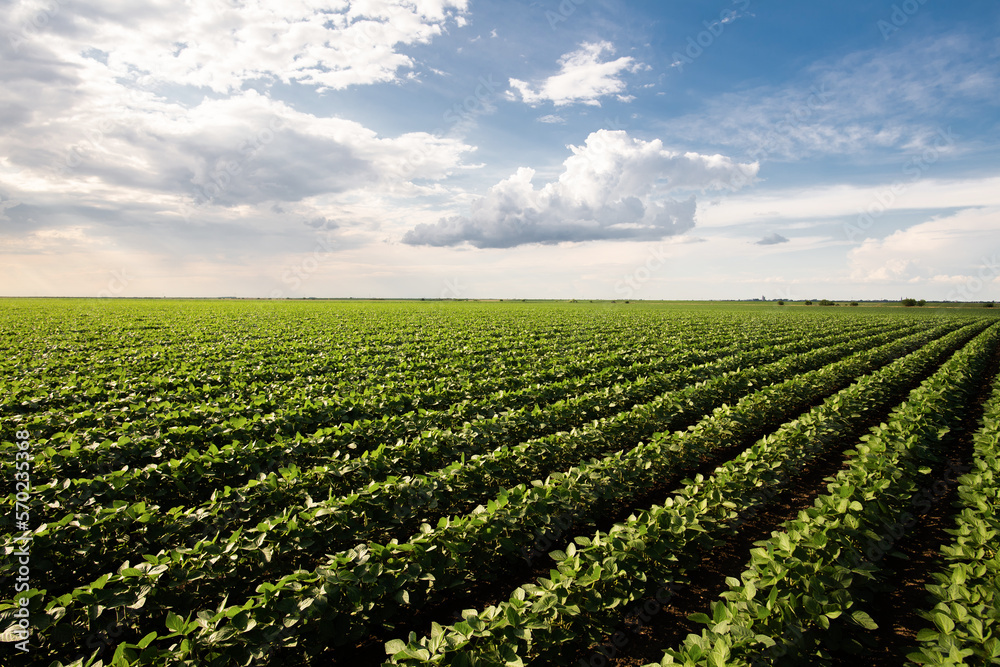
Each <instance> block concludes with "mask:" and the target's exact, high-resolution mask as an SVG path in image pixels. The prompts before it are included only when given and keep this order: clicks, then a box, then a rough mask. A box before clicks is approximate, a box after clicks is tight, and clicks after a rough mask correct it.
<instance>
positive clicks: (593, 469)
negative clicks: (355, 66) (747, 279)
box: [0, 300, 1000, 667]
mask: <svg viewBox="0 0 1000 667" xmlns="http://www.w3.org/2000/svg"><path fill="white" fill-rule="evenodd" d="M991 315H992V312H991V311H989V310H986V309H973V308H968V309H959V308H954V309H944V308H942V309H931V310H919V311H915V310H914V309H902V308H896V309H890V308H865V307H862V308H835V309H818V308H806V307H802V306H791V305H789V306H785V307H779V306H776V305H772V304H768V303H761V304H755V305H752V306H750V305H741V306H739V307H735V306H733V307H721V306H709V305H688V306H684V305H664V304H655V303H647V304H643V303H631V304H627V303H621V302H619V303H593V304H591V303H579V304H577V303H520V302H517V303H509V302H505V303H500V302H491V303H476V302H469V303H465V302H454V303H450V302H426V303H424V302H347V301H338V302H324V301H316V302H267V301H116V300H59V301H56V300H5V301H3V302H2V310H0V345H2V351H3V354H2V356H0V372H2V377H3V382H2V384H0V388H2V393H0V441H2V452H0V461H2V469H3V480H4V484H5V492H4V493H5V497H6V499H7V503H6V504H5V506H4V516H3V522H4V532H5V544H4V550H5V553H4V558H3V560H2V561H0V568H2V569H0V586H2V590H0V620H2V623H0V630H6V632H5V633H4V641H5V642H7V644H6V645H5V647H4V649H3V650H4V651H5V653H6V655H8V656H11V658H10V662H5V664H44V665H49V664H52V665H95V664H103V665H111V664H114V665H133V664H144V665H173V664H184V665H206V666H208V665H219V666H229V665H254V664H262V665H263V664H275V665H283V666H289V667H291V666H295V665H378V664H381V663H387V664H392V665H425V664H434V665H456V666H458V665H468V666H473V665H520V664H525V665H528V664H531V665H596V666H600V665H659V664H688V665H766V664H831V665H836V664H846V663H847V662H849V661H851V660H852V659H854V658H852V656H857V655H864V656H865V660H866V661H868V662H866V663H865V664H885V665H889V664H896V665H898V664H905V663H907V661H910V663H911V664H963V660H964V664H976V665H979V664H991V663H996V662H997V661H1000V639H998V637H997V633H998V631H1000V630H998V616H1000V612H998V611H997V609H998V608H1000V601H998V598H997V590H998V588H1000V556H998V555H997V543H998V542H1000V538H998V531H1000V520H998V518H997V516H998V514H1000V511H998V509H1000V459H998V457H997V449H998V445H1000V430H998V428H1000V381H998V379H997V370H998V364H1000V324H997V323H998V321H1000V320H998V319H997V317H996V316H995V315H993V316H991ZM18 483H20V484H21V486H17V484H18ZM25 554H30V555H25ZM25 562H27V564H26V565H24V563H25ZM25 568H27V571H26V570H25ZM22 619H23V620H26V621H27V623H26V624H25V623H24V622H22ZM24 627H26V628H27V629H26V630H25V635H22V634H20V628H24ZM22 636H24V637H26V641H27V643H26V644H24V645H22V649H27V650H22V649H19V648H16V644H17V642H19V641H22Z"/></svg>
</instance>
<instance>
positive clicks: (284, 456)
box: [5, 334, 794, 497]
mask: <svg viewBox="0 0 1000 667" xmlns="http://www.w3.org/2000/svg"><path fill="white" fill-rule="evenodd" d="M791 335H794V334H789V336H791ZM725 340H726V339H725V337H724V336H721V335H720V336H717V337H716V338H715V339H714V340H711V341H710V344H709V345H708V346H706V348H705V349H699V350H696V351H683V352H678V353H677V355H675V356H679V357H680V358H679V359H678V363H679V365H680V364H684V363H692V362H697V361H698V360H704V359H706V358H709V359H710V358H712V352H711V348H712V347H713V346H716V347H717V346H718V345H719V344H720V343H722V342H723V341H725ZM617 356H618V357H624V356H627V355H624V354H619V355H617ZM610 362H611V358H610V357H609V358H607V359H602V360H601V363H602V364H603V366H602V371H601V372H598V373H594V374H590V375H589V376H585V377H584V380H583V382H576V381H574V380H573V379H566V380H564V381H563V382H560V383H557V384H556V386H554V387H552V389H551V391H549V390H548V389H545V390H542V391H539V389H538V385H537V384H535V385H531V386H529V387H527V388H526V389H523V390H521V391H520V392H516V393H515V394H510V393H507V394H504V393H500V394H494V395H490V396H488V397H487V398H486V399H484V400H482V401H464V402H462V403H460V404H459V405H457V406H453V407H451V408H449V409H447V410H444V411H430V412H428V411H425V410H420V411H413V410H411V411H408V412H404V413H399V414H396V413H392V412H391V411H385V410H384V406H381V407H380V406H374V405H373V406H370V412H372V415H369V418H365V419H361V420H354V421H353V422H348V425H343V426H339V427H338V426H335V427H333V428H326V429H322V428H321V429H319V430H317V431H315V433H314V435H313V436H312V437H308V438H302V437H299V436H296V437H295V438H294V439H292V440H286V439H285V438H283V437H281V436H280V435H279V436H276V435H275V434H274V433H271V434H270V435H271V437H272V438H274V440H273V441H272V442H271V443H270V444H266V445H265V444H263V443H262V442H260V440H261V438H262V437H263V436H264V435H266V433H264V432H261V429H268V428H272V426H273V425H274V423H276V422H277V421H281V420H280V419H278V418H277V417H275V415H274V414H273V413H272V414H269V415H267V414H263V413H262V412H260V411H259V410H258V411H254V412H252V413H250V410H251V409H252V406H251V407H250V408H248V407H247V406H243V407H242V408H241V409H242V411H243V413H242V414H238V415H236V416H230V418H229V419H228V420H227V421H223V422H221V423H218V422H216V423H211V422H209V423H205V424H202V425H200V426H185V427H164V426H163V425H162V424H155V423H153V424H147V425H146V426H145V427H144V426H143V425H142V424H138V425H137V422H135V421H125V422H123V425H125V424H128V425H130V429H129V431H130V432H133V434H132V435H128V434H123V435H120V436H119V437H118V438H117V440H112V439H105V440H103V441H99V442H98V443H96V444H92V445H87V446H83V445H82V444H81V443H80V442H78V441H76V440H75V438H76V433H77V432H76V431H73V432H59V433H56V434H53V437H52V438H50V439H46V438H44V437H38V438H36V440H35V441H36V442H38V443H40V445H41V446H42V447H43V450H42V452H41V453H40V455H39V456H38V457H37V460H36V462H35V470H36V474H37V475H43V476H44V475H49V476H50V477H51V478H52V479H53V480H54V481H57V482H58V483H59V484H63V485H65V484H67V483H71V482H70V480H73V479H74V477H75V476H76V475H78V474H81V473H82V474H86V475H87V478H93V479H94V483H98V484H100V483H102V482H105V481H106V482H107V483H108V485H113V486H116V487H126V488H127V489H128V490H129V491H131V490H136V493H138V492H139V491H138V490H139V489H141V488H142V486H143V483H142V481H143V480H145V479H149V481H148V482H147V485H151V486H153V487H154V488H155V489H158V490H161V492H162V493H161V495H164V496H167V497H174V496H175V495H178V494H179V495H181V496H182V497H190V495H191V494H192V493H197V492H198V491H199V490H204V489H205V488H207V487H205V486H200V487H199V486H198V485H195V484H190V483H188V482H189V481H190V479H185V478H186V477H188V478H189V477H190V476H194V477H195V479H196V480H197V479H200V478H204V477H206V476H213V477H218V480H217V484H218V485H219V486H222V485H229V484H233V485H235V484H238V483H239V481H240V480H245V479H247V478H248V477H250V476H256V474H259V472H260V471H261V469H265V470H266V469H267V465H266V464H268V463H270V464H272V465H271V467H270V469H269V471H273V470H274V469H275V468H276V467H278V466H277V465H273V464H274V463H275V462H281V463H288V462H295V463H296V465H297V466H300V467H301V466H305V465H308V464H309V459H310V457H312V458H313V459H322V460H325V459H327V458H328V457H329V456H330V455H331V454H333V453H340V455H341V456H343V457H344V458H348V457H352V456H356V455H357V454H359V453H361V452H362V451H365V450H367V449H371V448H374V447H377V446H378V445H379V444H383V443H392V442H395V441H396V440H397V439H398V438H401V437H405V436H407V435H412V434H414V433H419V432H420V431H421V430H423V429H424V428H426V427H427V426H428V425H430V424H435V423H438V422H442V423H444V424H450V425H455V424H461V423H462V422H464V421H466V420H468V419H470V418H471V419H475V418H476V416H478V415H480V414H481V413H483V412H489V411H490V409H491V407H492V406H496V405H504V404H508V405H512V406H518V405H520V406H523V405H525V404H533V403H534V402H536V401H538V400H543V401H544V400H546V399H549V400H553V399H558V398H560V397H563V396H567V395H574V393H576V392H579V391H581V390H584V389H585V388H586V387H587V386H588V383H589V384H590V386H594V385H595V384H596V385H597V386H601V385H602V384H606V383H608V382H609V381H613V380H614V379H615V378H617V377H619V376H621V377H623V378H628V377H631V378H635V377H637V376H641V375H642V374H644V373H646V372H648V371H651V372H657V371H658V370H662V369H658V368H656V366H657V365H663V364H669V363H671V362H669V361H665V360H663V359H654V360H653V361H652V362H650V361H649V360H648V359H645V360H644V361H643V363H638V362H637V363H633V364H632V365H631V366H626V367H625V368H624V369H622V370H620V371H619V372H618V373H617V374H612V373H610V372H607V370H608V364H610ZM668 367H669V366H668ZM612 370H613V369H612ZM570 375H573V374H572V373H570ZM531 379H539V378H537V377H536V378H531ZM544 386H546V387H548V386H549V385H544ZM561 392H564V393H561ZM539 394H542V395H541V396H538V395H539ZM546 394H548V395H546ZM297 409H298V410H302V409H304V408H297ZM290 412H291V411H286V414H284V415H283V417H282V419H283V418H284V417H288V416H289V414H287V413H290ZM382 412H386V414H382ZM376 413H377V414H378V415H379V416H377V417H374V416H373V415H374V414H376ZM247 414H249V418H248V416H247ZM341 417H343V415H341ZM331 421H332V423H334V424H338V425H340V424H341V423H342V422H341V421H339V418H334V417H331ZM143 428H145V433H144V434H140V433H138V432H136V431H137V430H138V431H141V430H142V429H143ZM178 428H180V429H181V430H184V431H185V432H186V433H187V435H186V437H188V438H190V439H192V440H195V441H197V443H198V446H197V447H193V448H190V449H185V450H184V451H181V452H177V447H176V446H169V445H168V444H165V443H169V442H170V439H171V436H172V433H173V431H176V430H177V429H178ZM303 428H304V427H303ZM26 430H29V431H30V429H26ZM334 430H335V432H332V431H334ZM307 432H309V431H307ZM91 437H93V436H91ZM95 439H96V438H95ZM213 441H217V442H218V443H219V444H221V445H222V446H221V447H219V446H216V442H213ZM67 442H68V445H67ZM265 442H266V441H265ZM5 446H7V447H10V446H12V445H11V444H9V443H8V444H7V445H5ZM185 447H186V445H185ZM57 448H58V449H57ZM175 455H177V456H179V457H180V458H175ZM143 459H145V460H146V461H151V462H148V463H146V464H145V465H143V463H144V461H143ZM213 464H219V465H225V466H227V467H228V468H229V469H230V471H229V473H228V474H229V476H228V477H227V476H226V471H225V470H207V468H210V467H211V466H212V465H213ZM125 466H127V469H125ZM102 471H105V472H106V474H107V475H109V476H110V479H108V480H103V479H101V478H102V475H101V474H100V473H101V472H102ZM157 473H162V474H157ZM234 477H235V479H234ZM169 479H175V480H177V482H176V483H174V484H171V483H170V482H169V481H167V480H169ZM178 486H179V487H180V488H178ZM81 491H82V490H81ZM185 491H186V493H185ZM72 495H78V494H75V493H74V494H72ZM83 495H84V496H86V495H87V494H85V493H84V494H83ZM133 495H134V494H133ZM139 497H141V496H139Z"/></svg>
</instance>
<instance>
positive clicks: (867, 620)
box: [851, 610, 878, 630]
mask: <svg viewBox="0 0 1000 667" xmlns="http://www.w3.org/2000/svg"><path fill="white" fill-rule="evenodd" d="M851 620H852V621H854V622H855V623H857V624H858V625H860V626H861V627H863V628H864V629H865V630H877V629H878V624H877V623H876V622H875V621H874V620H873V619H872V617H871V616H869V615H868V614H867V613H865V612H863V611H861V610H858V611H855V612H853V613H852V614H851Z"/></svg>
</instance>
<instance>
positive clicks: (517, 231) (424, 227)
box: [403, 130, 758, 248]
mask: <svg viewBox="0 0 1000 667" xmlns="http://www.w3.org/2000/svg"><path fill="white" fill-rule="evenodd" d="M569 148H570V150H571V151H572V152H573V155H572V156H570V157H569V158H567V159H566V161H565V162H563V172H562V174H560V176H559V178H558V180H557V181H553V182H550V183H546V184H545V185H544V186H542V187H541V188H540V189H535V186H534V184H533V183H532V180H533V178H534V175H535V172H534V170H533V169H530V168H527V167H521V168H520V169H518V170H517V173H515V174H514V175H513V176H511V177H510V178H507V179H506V180H503V181H501V182H500V183H498V184H497V185H495V186H493V187H492V188H490V191H489V193H488V194H487V195H486V196H485V197H482V198H481V199H479V200H477V201H475V202H474V203H473V205H472V207H471V211H470V212H469V214H468V215H465V216H454V217H450V218H443V219H441V220H439V221H438V222H437V223H436V224H433V225H432V224H420V225H417V226H416V227H414V228H413V229H412V230H410V231H409V232H407V234H406V235H405V236H404V238H403V242H404V243H408V244H412V245H432V246H447V245H459V244H461V243H464V242H468V243H470V244H472V245H474V246H476V247H480V248H487V247H494V248H505V247H513V246H517V245H521V244H526V243H559V242H563V241H590V240H597V239H647V240H648V239H661V238H664V237H667V236H673V235H677V234H681V233H683V232H685V231H687V230H689V229H691V228H692V227H693V226H694V223H695V220H694V214H695V198H694V195H693V194H691V193H692V192H693V191H699V190H708V189H714V188H719V187H721V186H722V184H723V183H730V184H732V183H734V182H735V183H739V182H742V183H748V182H750V181H752V180H753V179H754V177H755V176H756V173H757V167H758V165H756V164H737V163H734V162H733V161H732V160H730V159H729V158H727V157H724V156H722V155H699V154H697V153H683V154H682V153H678V152H673V151H669V150H667V149H665V148H664V147H663V144H662V143H661V142H660V141H659V140H658V139H657V140H653V141H642V140H640V139H634V138H631V137H629V136H628V134H627V133H625V132H624V131H610V130H600V131H598V132H594V133H592V134H591V135H590V136H589V137H587V141H586V144H585V145H584V146H570V147H569ZM678 194H681V196H684V195H685V194H686V195H689V196H688V197H687V198H686V199H685V200H682V201H678V200H677V199H673V198H671V197H669V196H668V195H674V196H676V195H678Z"/></svg>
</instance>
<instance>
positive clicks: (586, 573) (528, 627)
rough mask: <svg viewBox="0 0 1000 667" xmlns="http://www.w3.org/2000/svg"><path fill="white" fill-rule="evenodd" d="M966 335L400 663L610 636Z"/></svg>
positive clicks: (580, 541)
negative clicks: (634, 609) (628, 614)
mask: <svg viewBox="0 0 1000 667" xmlns="http://www.w3.org/2000/svg"><path fill="white" fill-rule="evenodd" d="M965 338H966V336H965V335H964V334H963V332H956V333H955V334H952V335H950V336H947V337H945V338H943V339H940V340H938V341H936V342H935V343H932V344H931V345H928V346H927V347H925V348H923V349H921V350H918V351H917V352H914V353H912V354H910V355H908V356H906V357H903V358H901V359H899V360H897V361H895V362H893V363H892V364H890V365H889V366H886V367H885V368H883V369H881V370H879V371H876V372H875V373H872V374H870V375H867V376H865V377H863V378H861V379H859V380H858V381H857V382H855V383H854V384H852V385H851V386H849V387H847V388H846V389H843V390H841V391H840V392H838V393H836V394H834V395H833V396H831V397H830V398H828V399H826V401H824V402H823V403H822V404H821V405H819V406H817V407H815V408H813V409H812V410H811V411H810V412H808V413H807V414H805V415H802V416H800V417H798V418H797V419H795V420H793V421H791V422H788V423H786V424H784V425H783V426H782V427H781V428H779V429H778V430H777V431H776V432H774V433H773V434H771V435H768V436H766V437H764V438H763V439H761V440H759V441H758V442H757V443H756V444H754V445H753V446H752V447H750V448H749V449H747V450H745V451H744V452H743V453H741V454H740V455H739V456H737V457H736V458H734V459H731V460H730V461H728V462H726V463H725V464H723V465H721V466H719V467H718V468H716V470H715V471H714V472H713V474H712V475H711V476H710V477H709V478H708V479H704V478H703V477H702V476H701V475H698V476H697V477H696V478H695V479H694V480H693V481H691V482H689V483H688V484H687V486H686V487H685V488H683V489H681V490H679V491H678V492H677V493H676V495H675V496H674V497H672V498H668V499H667V500H666V502H665V503H664V504H663V506H654V507H652V508H651V509H649V510H647V511H644V512H642V513H640V514H639V515H638V516H634V515H633V516H632V517H630V518H629V519H628V520H627V521H626V522H624V523H620V524H617V525H615V526H614V527H613V528H612V529H611V530H610V531H608V532H607V533H601V532H598V533H597V534H596V535H595V536H594V537H593V538H586V537H577V538H575V540H574V542H572V543H570V545H569V546H568V547H567V549H566V550H565V551H554V552H552V553H551V554H549V555H550V556H551V557H552V558H553V559H554V560H555V561H556V563H557V569H555V570H552V571H551V573H550V576H549V577H548V578H543V579H540V580H539V582H538V583H537V584H529V585H523V586H521V587H520V588H518V589H517V590H515V591H514V593H513V594H512V595H511V597H510V599H509V600H508V601H505V602H503V603H500V604H498V605H495V606H491V607H489V608H487V609H484V610H483V611H481V612H474V611H473V610H469V611H467V612H466V613H465V614H464V616H465V619H464V620H463V621H461V622H459V623H457V624H454V625H452V626H440V625H438V624H436V623H435V624H434V625H433V626H432V630H431V633H430V635H429V636H426V637H421V638H419V639H417V638H416V636H415V635H411V637H410V639H409V640H408V641H407V642H404V641H401V640H393V641H391V642H389V643H388V644H387V646H386V651H387V653H389V654H390V656H392V659H391V661H390V662H391V664H404V665H417V664H440V665H454V666H459V665H461V666H470V665H477V666H487V665H490V666H503V665H509V664H512V663H515V662H516V661H518V660H531V661H537V663H538V664H555V663H558V662H559V656H560V655H565V650H566V648H565V646H566V644H567V643H570V642H571V643H572V646H573V648H576V649H579V648H581V646H583V647H585V646H587V645H588V644H590V643H595V642H597V641H600V639H601V638H602V637H605V636H608V635H610V634H612V633H613V632H614V631H615V628H616V626H618V625H619V624H620V621H621V617H622V610H623V609H624V608H626V607H628V606H629V605H631V604H632V603H634V602H636V601H639V600H642V599H643V598H644V597H653V596H655V595H656V593H658V592H659V591H658V590H657V589H658V588H660V587H661V582H663V581H665V580H670V581H671V583H672V584H675V585H676V584H678V583H679V582H681V581H683V579H684V577H685V573H686V572H688V571H689V570H691V569H692V568H694V567H696V566H697V564H698V563H699V562H700V561H701V559H702V558H703V557H704V555H705V554H706V553H707V552H709V551H710V550H711V549H712V548H713V547H715V546H717V545H718V544H719V543H720V540H721V538H722V537H723V536H725V535H727V534H729V533H731V532H732V530H733V528H734V526H736V525H738V524H739V523H740V522H741V521H742V520H744V518H745V517H747V516H749V515H752V514H753V513H755V512H756V511H758V508H759V507H761V506H762V505H766V504H767V503H768V502H769V501H770V500H771V499H772V498H773V497H774V496H775V495H776V494H777V493H778V491H779V490H780V489H781V488H782V487H784V486H786V485H788V484H789V483H790V482H791V481H793V480H794V478H795V477H796V476H797V475H798V473H799V472H801V470H802V469H803V468H804V467H806V466H807V465H808V464H809V463H810V462H811V461H813V460H814V459H815V458H816V457H818V456H819V455H821V454H822V453H823V452H824V451H826V450H827V449H829V448H831V447H834V446H836V445H838V444H839V443H841V442H842V441H844V439H845V438H851V437H852V436H853V435H854V431H856V430H857V428H858V423H859V422H863V421H864V420H867V419H869V418H871V416H872V415H873V414H875V415H877V414H882V413H884V412H886V411H887V410H888V407H891V405H892V404H893V402H894V401H895V400H898V399H899V398H902V397H903V396H905V389H904V388H906V387H907V386H913V385H914V384H916V383H919V382H920V380H921V379H922V378H923V377H925V376H926V375H927V374H928V373H929V372H930V369H932V368H933V367H934V366H935V365H936V364H938V363H940V361H941V359H942V358H943V357H945V356H946V355H948V354H950V352H951V351H952V350H953V349H954V347H955V345H956V344H957V343H960V342H961V341H962V340H964V339H965Z"/></svg>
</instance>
